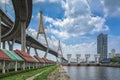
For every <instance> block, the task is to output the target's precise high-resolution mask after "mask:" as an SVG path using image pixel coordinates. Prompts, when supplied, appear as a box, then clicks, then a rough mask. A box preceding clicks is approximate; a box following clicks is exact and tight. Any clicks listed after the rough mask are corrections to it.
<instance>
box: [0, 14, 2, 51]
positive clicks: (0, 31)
mask: <svg viewBox="0 0 120 80" xmlns="http://www.w3.org/2000/svg"><path fill="white" fill-rule="evenodd" d="M1 34H2V28H1V14H0V49H1V38H2V35H1Z"/></svg>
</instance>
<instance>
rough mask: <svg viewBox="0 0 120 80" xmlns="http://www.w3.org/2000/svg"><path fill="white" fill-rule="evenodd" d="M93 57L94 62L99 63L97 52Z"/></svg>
mask: <svg viewBox="0 0 120 80" xmlns="http://www.w3.org/2000/svg"><path fill="white" fill-rule="evenodd" d="M94 57H95V63H96V64H99V58H100V55H99V54H95V55H94Z"/></svg>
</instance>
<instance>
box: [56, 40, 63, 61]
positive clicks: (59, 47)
mask: <svg viewBox="0 0 120 80" xmlns="http://www.w3.org/2000/svg"><path fill="white" fill-rule="evenodd" d="M57 52H58V58H63V53H62V49H61V45H60V40H59V42H58V49H57ZM61 62H62V61H61Z"/></svg>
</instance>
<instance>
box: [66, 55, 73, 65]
mask: <svg viewBox="0 0 120 80" xmlns="http://www.w3.org/2000/svg"><path fill="white" fill-rule="evenodd" d="M71 56H72V54H67V58H68V64H70V60H71Z"/></svg>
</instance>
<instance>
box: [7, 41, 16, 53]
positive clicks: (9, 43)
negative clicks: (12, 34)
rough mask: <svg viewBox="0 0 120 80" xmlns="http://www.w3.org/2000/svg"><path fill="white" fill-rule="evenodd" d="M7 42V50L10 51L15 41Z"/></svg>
mask: <svg viewBox="0 0 120 80" xmlns="http://www.w3.org/2000/svg"><path fill="white" fill-rule="evenodd" d="M7 42H8V45H9V50H10V51H12V50H13V45H14V43H15V40H14V39H13V40H12V41H7Z"/></svg>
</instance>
